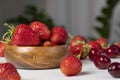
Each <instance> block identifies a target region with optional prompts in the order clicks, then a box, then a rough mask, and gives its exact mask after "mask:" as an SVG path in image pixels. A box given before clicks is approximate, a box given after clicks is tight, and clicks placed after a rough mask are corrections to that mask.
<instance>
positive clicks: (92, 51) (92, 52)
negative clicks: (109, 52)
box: [88, 48, 101, 61]
mask: <svg viewBox="0 0 120 80" xmlns="http://www.w3.org/2000/svg"><path fill="white" fill-rule="evenodd" d="M100 54H101V53H100V52H99V51H98V49H96V48H91V49H90V51H89V55H88V56H89V59H90V60H91V61H93V60H94V57H99V55H100Z"/></svg>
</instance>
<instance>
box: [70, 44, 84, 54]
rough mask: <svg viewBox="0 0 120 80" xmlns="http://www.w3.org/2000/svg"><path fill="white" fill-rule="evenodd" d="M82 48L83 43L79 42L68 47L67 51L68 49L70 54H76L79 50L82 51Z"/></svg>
mask: <svg viewBox="0 0 120 80" xmlns="http://www.w3.org/2000/svg"><path fill="white" fill-rule="evenodd" d="M82 49H83V44H79V45H75V46H72V47H70V49H69V51H70V54H72V55H77V54H79V53H80V52H82Z"/></svg>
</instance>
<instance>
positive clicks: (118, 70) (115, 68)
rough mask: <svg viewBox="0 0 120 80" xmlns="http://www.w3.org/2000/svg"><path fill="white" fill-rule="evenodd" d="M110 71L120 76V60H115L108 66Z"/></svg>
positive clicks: (113, 74)
mask: <svg viewBox="0 0 120 80" xmlns="http://www.w3.org/2000/svg"><path fill="white" fill-rule="evenodd" d="M108 72H109V73H110V74H111V75H112V76H113V77H116V78H120V63H119V62H113V63H111V64H110V65H109V67H108Z"/></svg>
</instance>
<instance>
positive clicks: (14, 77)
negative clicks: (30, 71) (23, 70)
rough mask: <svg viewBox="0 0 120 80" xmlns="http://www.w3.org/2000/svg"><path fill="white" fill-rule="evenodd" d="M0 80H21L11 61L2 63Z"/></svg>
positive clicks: (0, 65)
mask: <svg viewBox="0 0 120 80" xmlns="http://www.w3.org/2000/svg"><path fill="white" fill-rule="evenodd" d="M0 80H21V77H20V75H19V73H18V71H17V69H16V68H15V67H14V65H12V64H11V63H2V64H0Z"/></svg>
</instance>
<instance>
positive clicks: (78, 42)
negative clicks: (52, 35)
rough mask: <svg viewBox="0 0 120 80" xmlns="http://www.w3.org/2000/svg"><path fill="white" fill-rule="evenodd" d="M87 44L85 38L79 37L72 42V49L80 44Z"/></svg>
mask: <svg viewBox="0 0 120 80" xmlns="http://www.w3.org/2000/svg"><path fill="white" fill-rule="evenodd" d="M85 42H86V39H85V38H84V37H83V36H81V35H77V36H75V37H73V38H72V40H71V41H70V47H73V46H75V45H78V44H85Z"/></svg>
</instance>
